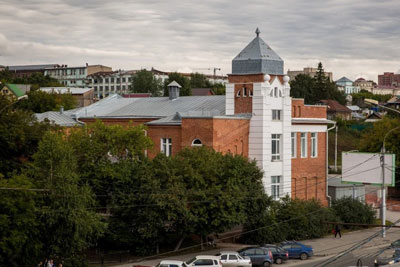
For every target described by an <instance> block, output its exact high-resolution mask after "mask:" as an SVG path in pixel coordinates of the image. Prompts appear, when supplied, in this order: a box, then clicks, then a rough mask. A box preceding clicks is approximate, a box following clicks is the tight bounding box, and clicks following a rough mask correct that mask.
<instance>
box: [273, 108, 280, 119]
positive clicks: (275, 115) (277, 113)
mask: <svg viewBox="0 0 400 267" xmlns="http://www.w3.org/2000/svg"><path fill="white" fill-rule="evenodd" d="M272 120H273V121H280V120H281V110H279V109H273V110H272Z"/></svg>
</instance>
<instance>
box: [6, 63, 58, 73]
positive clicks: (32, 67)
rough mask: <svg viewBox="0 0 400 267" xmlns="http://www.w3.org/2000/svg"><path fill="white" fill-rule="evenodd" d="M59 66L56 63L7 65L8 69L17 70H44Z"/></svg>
mask: <svg viewBox="0 0 400 267" xmlns="http://www.w3.org/2000/svg"><path fill="white" fill-rule="evenodd" d="M57 66H59V65H58V64H43V65H21V66H8V69H9V70H10V71H19V70H44V69H50V68H55V67H57Z"/></svg>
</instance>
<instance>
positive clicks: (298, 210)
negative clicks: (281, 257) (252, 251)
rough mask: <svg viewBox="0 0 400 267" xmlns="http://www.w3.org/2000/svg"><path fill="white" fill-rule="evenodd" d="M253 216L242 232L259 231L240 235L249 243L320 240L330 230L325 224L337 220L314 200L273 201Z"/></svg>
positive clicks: (329, 211) (331, 212) (288, 199)
mask: <svg viewBox="0 0 400 267" xmlns="http://www.w3.org/2000/svg"><path fill="white" fill-rule="evenodd" d="M259 208H261V207H259ZM254 214H257V216H254ZM254 214H253V216H254V217H253V216H251V215H249V218H248V220H247V222H246V223H245V225H244V232H247V231H251V230H255V229H259V228H261V229H260V230H258V231H254V232H250V233H249V234H245V235H244V236H243V238H242V241H243V242H245V243H248V244H250V243H252V244H262V243H278V242H281V241H284V240H301V239H311V238H319V237H322V236H324V235H326V234H328V233H330V230H331V226H330V225H328V224H324V222H326V221H335V220H336V217H335V213H334V212H333V210H331V209H330V208H326V207H324V206H322V205H321V203H320V202H318V201H316V200H299V199H290V198H289V197H285V198H283V199H282V200H280V201H272V203H271V204H270V206H269V207H268V208H266V209H264V210H259V211H258V212H256V213H254Z"/></svg>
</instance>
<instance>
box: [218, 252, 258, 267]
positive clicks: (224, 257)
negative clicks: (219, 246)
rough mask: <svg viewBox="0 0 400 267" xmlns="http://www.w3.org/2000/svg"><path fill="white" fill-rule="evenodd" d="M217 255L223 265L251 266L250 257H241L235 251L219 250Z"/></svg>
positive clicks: (234, 266)
mask: <svg viewBox="0 0 400 267" xmlns="http://www.w3.org/2000/svg"><path fill="white" fill-rule="evenodd" d="M218 256H220V258H221V264H222V266H223V267H251V265H252V263H251V259H249V258H243V257H242V256H240V255H239V253H237V252H236V251H221V252H220V253H219V254H218Z"/></svg>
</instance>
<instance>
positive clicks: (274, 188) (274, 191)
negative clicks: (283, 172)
mask: <svg viewBox="0 0 400 267" xmlns="http://www.w3.org/2000/svg"><path fill="white" fill-rule="evenodd" d="M282 185H283V179H282V176H280V175H274V176H271V196H272V198H273V199H274V200H278V199H280V198H281V197H282V193H283V186H282Z"/></svg>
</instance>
